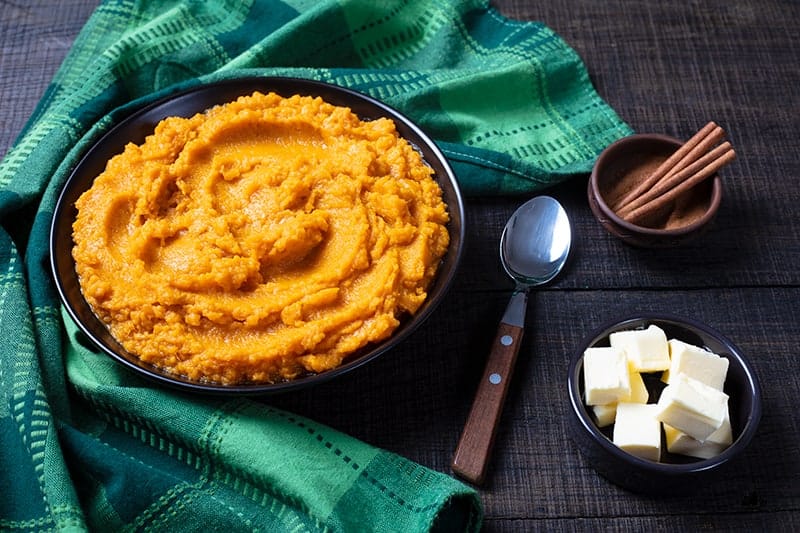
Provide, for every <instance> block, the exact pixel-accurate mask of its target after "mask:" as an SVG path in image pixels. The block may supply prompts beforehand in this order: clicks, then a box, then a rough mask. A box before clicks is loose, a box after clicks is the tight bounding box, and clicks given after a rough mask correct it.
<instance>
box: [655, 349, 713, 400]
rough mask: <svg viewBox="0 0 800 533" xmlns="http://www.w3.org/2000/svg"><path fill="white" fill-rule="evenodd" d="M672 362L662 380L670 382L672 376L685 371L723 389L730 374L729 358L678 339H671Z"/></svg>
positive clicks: (698, 379)
mask: <svg viewBox="0 0 800 533" xmlns="http://www.w3.org/2000/svg"><path fill="white" fill-rule="evenodd" d="M668 344H669V353H670V359H671V363H670V366H669V370H667V371H666V372H664V375H662V376H661V380H662V381H663V382H664V383H667V384H669V383H670V376H677V375H678V374H679V373H681V372H682V373H684V374H686V375H687V376H689V377H690V378H692V379H696V380H697V381H700V382H702V383H705V384H706V385H708V386H709V387H714V388H715V389H718V390H722V388H723V387H724V385H725V377H726V376H727V374H728V360H727V359H726V358H725V357H720V356H719V355H717V354H715V353H713V352H709V351H708V350H706V349H704V348H700V347H699V346H695V345H693V344H688V343H685V342H683V341H679V340H677V339H670V340H669V343H668Z"/></svg>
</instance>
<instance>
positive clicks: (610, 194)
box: [587, 134, 722, 248]
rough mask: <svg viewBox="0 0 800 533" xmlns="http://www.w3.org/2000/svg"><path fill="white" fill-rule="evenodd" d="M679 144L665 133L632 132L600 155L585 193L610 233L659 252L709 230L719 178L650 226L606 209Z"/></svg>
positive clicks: (716, 206) (718, 197) (718, 193)
mask: <svg viewBox="0 0 800 533" xmlns="http://www.w3.org/2000/svg"><path fill="white" fill-rule="evenodd" d="M682 144H683V142H682V141H680V140H679V139H676V138H674V137H669V136H667V135H659V134H636V135H630V136H628V137H624V138H622V139H620V140H618V141H616V142H615V143H613V144H611V145H610V146H608V147H607V148H606V149H605V150H604V151H603V152H602V153H601V154H600V156H599V157H598V158H597V161H596V162H595V164H594V168H593V169H592V173H591V176H590V178H589V185H588V190H587V194H588V197H589V207H591V209H592V212H593V213H594V215H595V217H596V218H597V220H599V221H600V223H601V224H602V225H603V227H604V228H605V229H606V230H607V231H608V232H609V233H611V234H612V235H614V236H616V237H619V238H620V239H622V240H623V241H624V242H626V243H628V244H630V245H633V246H641V247H647V248H659V247H670V246H676V245H680V244H683V243H685V242H686V241H688V240H690V239H692V238H694V237H697V236H698V235H700V234H701V233H703V232H704V231H705V230H706V229H707V228H708V226H709V224H710V223H711V221H712V220H713V219H714V216H715V215H716V214H717V210H718V209H719V204H720V200H721V199H722V180H721V179H720V177H719V175H718V174H714V175H713V176H711V177H709V179H706V180H705V181H703V182H702V183H700V184H698V185H697V186H696V187H694V188H692V189H691V190H689V191H687V192H686V193H684V194H683V195H681V196H680V197H679V198H678V199H676V200H675V201H674V202H673V203H672V204H671V205H670V206H669V207H668V208H667V209H666V210H664V211H662V212H661V213H659V214H658V216H657V217H655V219H654V220H652V221H650V222H648V225H638V224H634V223H631V222H628V221H626V220H623V219H622V218H621V217H619V216H618V215H617V213H615V212H614V210H612V209H611V207H610V205H613V204H614V202H615V201H616V200H617V199H618V198H620V197H621V196H623V195H624V194H625V193H626V192H627V191H629V190H631V188H632V187H633V186H634V185H635V184H636V183H637V182H639V181H641V180H643V179H644V178H645V177H647V176H648V175H649V174H650V173H652V172H653V171H654V170H655V169H656V168H657V167H658V166H659V165H660V164H661V163H662V162H664V161H665V160H666V159H667V158H668V157H669V156H671V155H672V154H673V153H674V152H675V151H676V150H677V149H678V148H679V147H680V146H681V145H682Z"/></svg>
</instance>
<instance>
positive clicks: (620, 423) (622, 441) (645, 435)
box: [613, 402, 661, 461]
mask: <svg viewBox="0 0 800 533" xmlns="http://www.w3.org/2000/svg"><path fill="white" fill-rule="evenodd" d="M657 410H658V407H657V406H656V405H655V404H644V403H629V402H622V403H620V404H618V405H617V420H616V423H615V424H614V439H613V440H614V444H616V445H617V446H619V447H620V448H621V449H623V450H625V451H626V452H628V453H630V454H632V455H635V456H636V457H640V458H642V459H649V460H651V461H658V460H659V459H661V423H660V422H659V421H658V420H657V419H656V412H657Z"/></svg>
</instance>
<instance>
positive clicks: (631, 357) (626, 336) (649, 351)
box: [608, 325, 670, 372]
mask: <svg viewBox="0 0 800 533" xmlns="http://www.w3.org/2000/svg"><path fill="white" fill-rule="evenodd" d="M608 340H609V342H610V344H611V346H612V347H614V348H619V349H620V350H622V351H624V352H625V355H627V356H628V363H629V364H630V365H631V369H632V370H635V371H637V372H656V371H659V370H667V369H668V368H669V364H670V361H669V346H668V344H667V335H666V333H664V330H662V329H661V328H659V327H658V326H655V325H651V326H650V327H648V328H647V329H635V330H628V331H616V332H614V333H612V334H611V335H609V337H608Z"/></svg>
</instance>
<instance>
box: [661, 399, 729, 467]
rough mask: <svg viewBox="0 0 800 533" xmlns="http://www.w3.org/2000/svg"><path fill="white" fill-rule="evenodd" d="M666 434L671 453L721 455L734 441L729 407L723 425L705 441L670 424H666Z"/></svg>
mask: <svg viewBox="0 0 800 533" xmlns="http://www.w3.org/2000/svg"><path fill="white" fill-rule="evenodd" d="M664 435H665V436H666V441H667V449H668V450H669V451H670V453H679V454H681V455H689V456H691V457H698V458H700V459H711V458H712V457H714V456H716V455H719V454H720V453H722V452H723V451H725V449H726V448H727V447H728V446H730V445H731V443H732V442H733V431H732V430H731V419H730V416H729V415H728V410H727V408H726V409H725V420H724V421H723V422H722V426H720V428H719V429H718V430H716V431H715V432H714V433H712V434H711V435H709V436H708V438H707V439H706V440H705V441H702V442H701V441H699V440H697V439H694V438H692V437H690V436H689V435H687V434H686V433H684V432H682V431H681V430H679V429H675V428H674V427H672V426H670V425H668V424H664Z"/></svg>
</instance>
